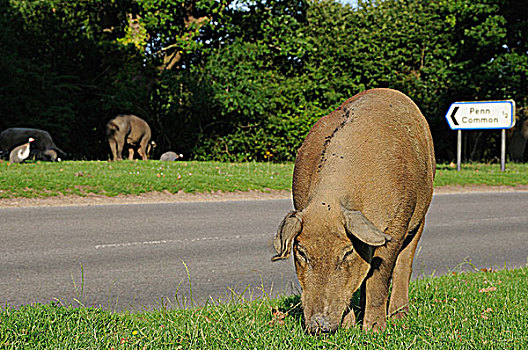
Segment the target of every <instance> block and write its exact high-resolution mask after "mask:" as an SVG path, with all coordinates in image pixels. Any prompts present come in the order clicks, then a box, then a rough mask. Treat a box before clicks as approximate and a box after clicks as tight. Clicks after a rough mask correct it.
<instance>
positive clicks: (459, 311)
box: [0, 268, 528, 349]
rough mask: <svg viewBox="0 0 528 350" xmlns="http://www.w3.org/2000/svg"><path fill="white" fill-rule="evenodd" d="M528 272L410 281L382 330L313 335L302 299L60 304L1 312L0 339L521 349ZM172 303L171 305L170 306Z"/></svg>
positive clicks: (43, 344)
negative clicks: (143, 308)
mask: <svg viewBox="0 0 528 350" xmlns="http://www.w3.org/2000/svg"><path fill="white" fill-rule="evenodd" d="M527 273H528V270H527V268H521V269H516V270H502V271H491V270H488V269H483V271H480V272H477V273H453V275H445V276H441V277H438V278H432V277H427V278H423V279H419V280H417V281H414V282H411V285H410V293H409V296H410V299H411V302H410V313H409V315H408V317H407V318H405V319H403V320H397V321H394V320H393V321H391V322H388V327H387V329H386V330H385V331H383V332H380V333H373V332H364V331H363V330H362V329H361V328H360V327H359V326H358V327H353V328H351V329H348V330H344V329H339V330H338V331H337V332H336V333H335V334H331V335H320V336H310V335H308V334H306V333H305V332H304V330H303V319H302V310H301V308H300V297H299V296H295V295H294V296H290V297H282V298H280V299H276V300H272V299H268V298H266V297H262V298H259V299H257V300H253V301H245V300H244V296H238V297H237V296H234V299H233V301H231V302H230V303H228V304H218V305H215V303H210V304H209V305H206V306H204V307H200V308H193V309H178V308H175V309H170V308H169V307H167V306H168V305H171V302H172V300H167V301H166V302H167V305H163V306H161V307H160V308H159V310H154V311H148V312H142V313H131V312H111V311H104V310H101V309H96V308H85V307H76V308H74V307H71V306H63V305H61V304H59V303H52V304H47V305H32V306H23V307H20V308H18V309H14V308H9V307H7V308H5V309H3V310H1V311H0V347H2V348H6V349H21V348H32V349H35V348H57V349H62V348H65V349H71V348H76V349H88V348H90V349H92V348H104V349H130V348H134V349H136V348H137V349H143V348H146V349H150V348H153V349H264V348H266V349H284V348H285V347H288V348H294V349H344V348H347V349H348V348H354V349H381V348H383V349H406V348H416V349H446V348H448V349H475V348H476V349H522V348H523V347H524V346H525V345H526V343H527V341H528V331H527V328H526V322H525V321H526V319H527V317H528V311H527V309H526V307H525V306H526V302H527V297H528V294H527V290H528V285H527V281H528V278H527V277H528V276H527ZM172 305H176V303H174V304H172Z"/></svg>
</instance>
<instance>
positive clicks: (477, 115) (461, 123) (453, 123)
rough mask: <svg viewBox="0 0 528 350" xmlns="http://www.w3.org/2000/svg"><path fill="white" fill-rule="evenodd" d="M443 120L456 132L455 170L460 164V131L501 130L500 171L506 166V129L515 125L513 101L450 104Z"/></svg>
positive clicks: (458, 168)
mask: <svg viewBox="0 0 528 350" xmlns="http://www.w3.org/2000/svg"><path fill="white" fill-rule="evenodd" d="M445 118H446V120H447V123H448V124H449V127H450V128H451V129H452V130H458V137H457V170H458V171H460V164H461V162H462V130H479V129H502V141H501V171H504V169H505V165H506V129H511V128H513V126H514V125H515V101H513V100H503V101H473V102H455V103H452V104H451V106H450V107H449V110H448V111H447V113H446V115H445Z"/></svg>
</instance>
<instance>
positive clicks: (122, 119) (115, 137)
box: [106, 114, 156, 160]
mask: <svg viewBox="0 0 528 350" xmlns="http://www.w3.org/2000/svg"><path fill="white" fill-rule="evenodd" d="M106 136H107V139H108V145H109V146H110V150H111V151H112V160H122V159H123V155H122V152H123V150H124V149H125V148H127V149H128V158H129V159H133V158H134V150H137V153H138V154H139V155H140V156H141V159H143V160H147V159H148V157H149V154H150V151H151V150H152V148H154V147H156V143H155V142H154V141H151V140H150V137H151V131H150V126H149V125H148V124H147V122H146V121H144V120H143V119H141V118H139V117H137V116H135V115H132V114H129V115H124V114H120V115H118V116H117V117H115V118H114V119H112V120H110V121H109V122H108V124H106Z"/></svg>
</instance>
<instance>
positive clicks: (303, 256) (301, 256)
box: [296, 244, 308, 263]
mask: <svg viewBox="0 0 528 350" xmlns="http://www.w3.org/2000/svg"><path fill="white" fill-rule="evenodd" d="M296 248H297V249H296V251H297V256H298V257H299V259H301V260H304V262H306V263H307V262H308V255H307V254H306V252H305V250H304V248H303V246H302V245H300V244H297V247H296Z"/></svg>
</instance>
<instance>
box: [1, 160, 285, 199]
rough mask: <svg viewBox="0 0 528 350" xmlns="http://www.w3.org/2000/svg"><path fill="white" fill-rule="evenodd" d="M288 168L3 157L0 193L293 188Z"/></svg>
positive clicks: (41, 194)
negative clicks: (10, 161) (22, 160)
mask: <svg viewBox="0 0 528 350" xmlns="http://www.w3.org/2000/svg"><path fill="white" fill-rule="evenodd" d="M292 169H293V167H292V165H291V164H272V163H219V162H161V161H147V162H143V161H137V162H136V161H122V162H113V163H111V162H101V161H65V162H60V163H46V162H39V163H26V164H8V163H6V162H3V163H0V198H9V197H46V196H57V195H60V194H64V195H70V194H73V195H80V196H85V195H87V194H90V193H93V194H99V195H106V196H116V195H118V194H141V193H146V192H152V191H158V192H163V191H168V192H170V193H177V192H179V191H183V192H189V193H195V192H198V193H199V192H210V191H215V192H216V191H224V192H232V191H249V190H282V189H289V188H291V180H292V176H291V175H292Z"/></svg>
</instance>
